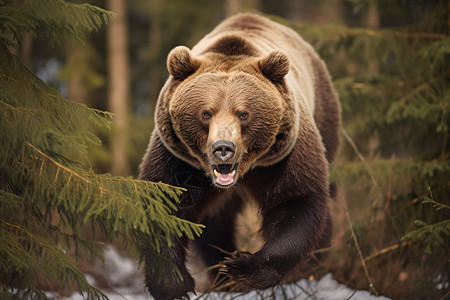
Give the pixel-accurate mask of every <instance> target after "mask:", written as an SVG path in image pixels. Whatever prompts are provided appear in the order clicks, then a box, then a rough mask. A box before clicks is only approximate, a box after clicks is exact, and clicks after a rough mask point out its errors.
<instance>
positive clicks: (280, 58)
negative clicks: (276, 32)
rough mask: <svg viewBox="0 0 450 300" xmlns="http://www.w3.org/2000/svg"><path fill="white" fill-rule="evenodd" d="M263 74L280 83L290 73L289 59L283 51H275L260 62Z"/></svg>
mask: <svg viewBox="0 0 450 300" xmlns="http://www.w3.org/2000/svg"><path fill="white" fill-rule="evenodd" d="M258 67H259V69H260V70H261V73H262V74H263V75H264V76H265V77H266V78H267V79H269V80H270V81H272V82H275V83H280V82H282V81H283V77H284V76H285V75H286V74H287V73H288V72H289V59H288V58H287V56H286V54H285V53H284V52H283V51H281V50H274V51H272V52H271V53H270V54H269V55H267V56H266V57H264V58H262V59H261V60H260V61H259V62H258Z"/></svg>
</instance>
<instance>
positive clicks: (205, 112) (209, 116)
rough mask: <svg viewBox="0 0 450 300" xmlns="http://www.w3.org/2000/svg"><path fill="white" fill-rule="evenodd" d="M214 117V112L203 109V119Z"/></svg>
mask: <svg viewBox="0 0 450 300" xmlns="http://www.w3.org/2000/svg"><path fill="white" fill-rule="evenodd" d="M211 118H212V113H210V112H209V111H207V110H204V111H202V119H203V120H205V121H206V120H210V119H211Z"/></svg>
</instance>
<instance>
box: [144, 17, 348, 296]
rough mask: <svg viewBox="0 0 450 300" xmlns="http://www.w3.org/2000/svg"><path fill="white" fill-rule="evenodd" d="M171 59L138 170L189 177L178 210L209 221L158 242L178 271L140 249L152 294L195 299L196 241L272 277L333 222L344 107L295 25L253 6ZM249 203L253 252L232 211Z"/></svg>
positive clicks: (171, 179) (179, 180) (217, 256)
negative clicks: (191, 260)
mask: <svg viewBox="0 0 450 300" xmlns="http://www.w3.org/2000/svg"><path fill="white" fill-rule="evenodd" d="M167 67H168V70H169V73H170V76H169V79H168V80H167V82H166V83H165V85H164V87H163V88H162V90H161V93H160V96H159V99H158V103H157V106H156V112H155V119H156V126H155V129H154V131H153V134H152V136H151V139H150V144H149V146H148V149H147V153H146V154H145V156H144V158H143V161H142V164H141V166H140V178H141V179H143V180H149V181H162V182H167V183H170V184H173V185H178V186H180V185H181V186H184V187H186V188H187V189H188V192H187V193H185V195H184V196H183V198H182V200H181V202H180V203H179V204H178V206H179V208H178V211H177V216H179V217H181V218H185V219H188V220H190V221H193V222H197V223H202V224H204V225H206V227H205V230H204V232H203V234H202V235H201V236H200V237H199V238H197V239H195V240H194V241H192V242H191V243H188V241H187V239H183V238H182V239H177V240H176V241H174V243H173V244H174V246H172V247H167V248H164V249H163V250H162V253H163V255H164V256H165V257H166V258H168V259H169V260H170V261H172V262H173V263H174V264H175V265H176V266H177V267H178V269H179V271H180V273H181V275H182V280H181V279H180V278H179V276H178V274H176V273H175V272H174V273H173V274H159V273H157V272H156V271H155V270H153V268H152V267H151V266H152V259H153V258H152V254H151V253H145V250H144V251H143V252H144V253H142V254H143V255H144V258H145V263H146V270H145V275H146V286H147V288H148V289H149V291H150V293H151V294H152V295H153V296H154V297H155V298H156V299H174V298H184V297H187V293H188V292H190V291H193V290H194V281H193V279H192V277H191V275H190V274H189V272H188V271H187V269H186V265H185V260H186V249H187V247H188V244H189V245H190V247H191V248H190V249H191V251H192V252H193V253H194V254H195V255H198V256H200V257H201V258H202V259H203V262H204V263H205V265H215V264H217V263H220V264H222V265H223V267H222V268H221V270H220V274H224V275H222V276H226V278H227V279H228V280H230V282H232V283H233V284H236V285H240V286H245V287H247V288H252V289H264V288H269V287H273V286H275V285H277V284H279V283H280V281H281V280H282V278H283V277H284V276H285V275H286V274H287V273H288V272H289V271H290V270H291V269H292V268H293V267H294V266H295V265H297V264H298V263H299V262H301V261H302V260H304V259H305V258H306V257H307V255H308V253H309V252H310V251H311V250H313V249H314V247H316V246H317V245H318V243H319V242H320V241H321V239H322V238H323V236H324V231H325V228H326V227H327V223H328V222H329V221H328V220H329V216H328V213H329V212H328V203H327V202H328V199H329V184H328V168H329V164H330V163H331V162H332V161H333V158H334V156H335V154H336V150H337V146H338V127H339V119H340V117H339V115H340V107H339V103H338V99H337V96H336V94H335V92H334V91H333V88H332V84H331V80H330V76H329V74H328V72H327V69H326V67H325V65H324V63H323V62H322V60H321V59H320V58H319V57H318V55H317V54H316V52H315V51H314V50H313V48H312V47H311V46H310V45H309V44H307V43H306V42H305V41H304V40H303V39H302V38H301V37H300V36H299V35H298V34H297V33H295V32H294V31H293V30H291V29H289V28H287V27H285V26H283V25H280V24H278V23H276V22H273V21H271V20H269V19H267V18H265V17H262V16H258V15H253V14H239V15H236V16H234V17H231V18H229V19H227V20H225V21H224V22H222V23H221V24H220V25H218V26H217V27H216V28H215V29H214V30H213V31H212V32H211V33H209V34H208V35H206V36H205V37H204V38H203V39H202V40H201V41H200V42H199V43H198V44H197V45H195V46H194V47H193V48H192V50H189V49H188V48H187V47H184V46H179V47H176V48H175V49H173V50H172V51H171V52H170V54H169V55H168V59H167ZM252 201H254V202H255V203H256V204H257V206H258V208H259V215H260V217H261V228H260V230H259V233H260V235H261V236H262V239H263V246H262V247H261V249H260V250H258V251H256V252H254V253H248V252H244V251H239V249H236V248H235V240H234V232H235V229H236V228H235V226H236V224H235V218H236V215H237V214H238V213H239V212H240V211H241V210H242V208H243V207H244V206H245V205H246V203H249V202H252ZM224 252H228V253H233V255H232V257H227V258H225V256H227V255H225V254H224ZM216 273H217V271H216ZM212 275H214V274H212ZM161 278H162V280H161Z"/></svg>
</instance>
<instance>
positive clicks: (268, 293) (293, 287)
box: [191, 274, 389, 300]
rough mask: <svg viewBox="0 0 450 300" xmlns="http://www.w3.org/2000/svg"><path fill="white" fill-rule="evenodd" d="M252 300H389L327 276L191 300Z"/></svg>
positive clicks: (192, 297) (214, 294)
mask: <svg viewBox="0 0 450 300" xmlns="http://www.w3.org/2000/svg"><path fill="white" fill-rule="evenodd" d="M197 298H198V299H222V300H231V299H233V300H234V299H236V300H253V299H280V300H281V299H283V300H284V299H292V300H303V299H312V300H345V299H353V300H389V298H386V297H383V296H381V297H377V296H374V295H371V294H370V293H369V292H368V291H358V290H356V291H355V290H353V289H350V288H348V287H346V286H345V285H343V284H340V283H338V282H337V281H336V280H334V279H333V277H332V275H331V274H327V275H325V276H324V277H322V279H320V280H313V281H311V280H307V279H301V280H299V281H297V282H296V283H292V284H285V285H283V286H279V287H276V288H274V289H269V290H264V291H252V292H249V293H245V294H243V293H210V294H208V295H200V296H198V297H195V296H194V295H193V294H191V299H197Z"/></svg>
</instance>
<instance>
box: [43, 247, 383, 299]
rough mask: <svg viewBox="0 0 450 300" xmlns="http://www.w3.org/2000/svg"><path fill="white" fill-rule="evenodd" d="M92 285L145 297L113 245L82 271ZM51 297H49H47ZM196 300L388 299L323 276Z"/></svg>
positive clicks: (112, 295) (116, 294)
mask: <svg viewBox="0 0 450 300" xmlns="http://www.w3.org/2000/svg"><path fill="white" fill-rule="evenodd" d="M84 269H85V272H86V274H87V278H88V280H89V281H90V283H91V284H92V285H94V286H95V287H97V288H99V289H100V290H101V291H102V292H103V293H105V295H106V296H107V297H108V298H109V299H111V300H124V299H126V300H141V299H142V300H144V299H149V294H148V292H147V291H146V290H145V288H144V278H143V275H142V272H141V271H140V270H139V269H138V263H137V261H135V260H133V259H131V258H129V257H128V256H124V255H122V254H121V253H120V252H119V251H117V250H116V248H114V247H113V246H109V247H108V248H106V250H105V252H104V262H103V263H102V262H100V261H98V262H95V263H94V264H93V265H92V266H90V267H88V268H84ZM49 296H51V295H49ZM82 299H85V297H84V296H83V295H81V294H79V293H74V294H72V295H71V296H69V297H66V298H64V300H82ZM191 299H198V300H215V299H223V300H231V299H236V300H253V299H256V300H257V299H275V300H277V299H283V300H284V299H295V300H306V299H311V300H346V299H353V300H387V299H389V298H386V297H383V296H380V297H376V296H373V295H371V294H370V293H369V292H368V291H364V290H353V289H351V288H348V287H346V286H345V285H343V284H340V283H338V282H337V281H335V280H334V279H333V276H332V274H327V275H325V276H324V277H322V278H321V279H319V280H307V279H301V280H299V281H297V282H296V283H292V284H286V285H283V286H281V287H277V288H275V289H270V290H265V291H258V292H256V291H253V292H249V293H245V294H243V293H209V294H199V293H197V295H193V294H192V295H191Z"/></svg>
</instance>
